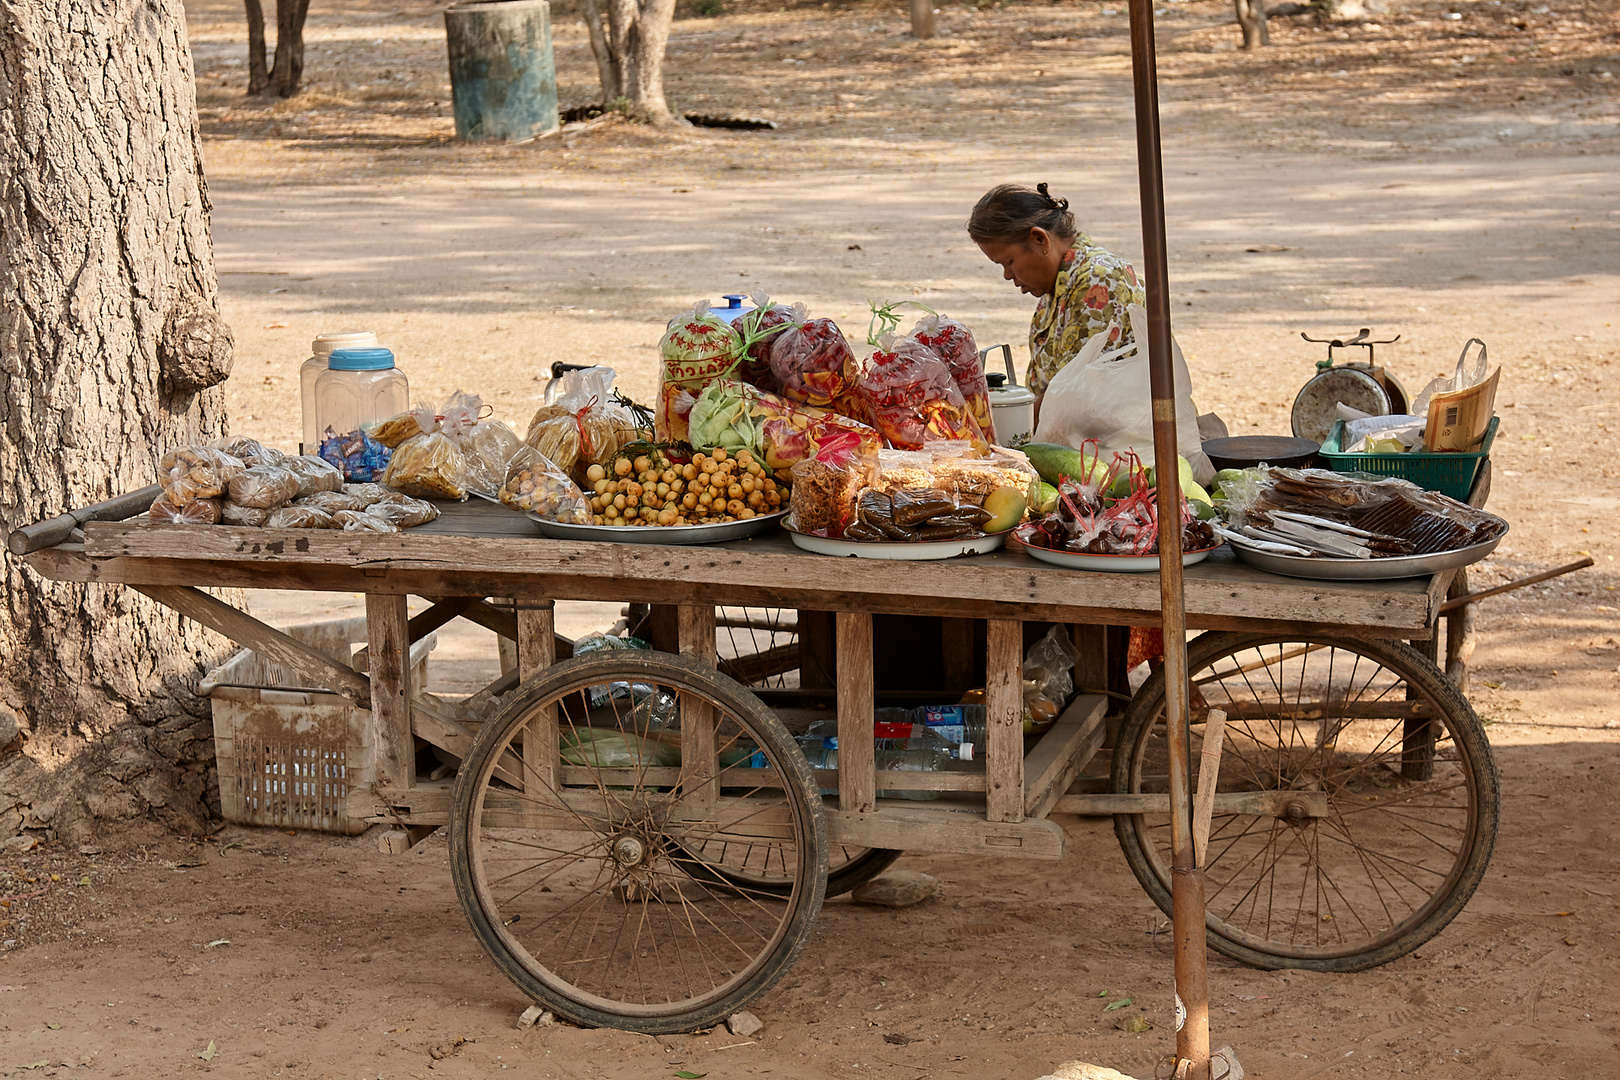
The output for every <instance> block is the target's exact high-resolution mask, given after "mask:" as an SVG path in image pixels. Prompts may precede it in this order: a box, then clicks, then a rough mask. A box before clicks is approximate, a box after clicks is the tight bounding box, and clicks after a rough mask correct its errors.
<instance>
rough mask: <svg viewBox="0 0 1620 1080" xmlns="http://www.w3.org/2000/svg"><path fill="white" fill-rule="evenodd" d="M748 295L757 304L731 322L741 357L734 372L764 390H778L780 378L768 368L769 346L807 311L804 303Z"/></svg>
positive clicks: (738, 376) (780, 383)
mask: <svg viewBox="0 0 1620 1080" xmlns="http://www.w3.org/2000/svg"><path fill="white" fill-rule="evenodd" d="M749 299H750V300H752V301H753V302H754V303H755V305H757V306H756V307H755V308H754V310H752V311H750V312H748V313H747V314H746V315H742V316H739V317H738V318H737V320H736V321H735V322H733V323H732V324H731V325H732V327H733V328H734V329H735V330H736V331H737V334H738V336H739V337H741V338H742V341H743V360H742V363H740V364H738V365H737V370H736V376H737V378H739V379H741V380H742V381H743V382H745V383H748V384H749V385H750V386H757V387H758V388H759V389H761V390H764V391H765V392H766V393H769V394H779V393H781V390H782V382H781V380H780V379H778V378H777V377H776V372H775V371H773V370H772V369H771V348H772V346H774V345H775V344H776V339H777V338H778V337H780V336H781V335H782V334H783V333H785V332H786V330H787V328H788V327H789V326H797V325H799V324H801V323H803V322H804V321H805V320H806V319H808V318H809V317H810V315H809V312H808V311H807V310H805V306H804V305H803V304H794V305H793V306H792V307H789V306H787V305H786V304H772V303H771V298H770V297H769V296H766V295H765V294H764V293H756V294H754V295H753V296H750V297H749Z"/></svg>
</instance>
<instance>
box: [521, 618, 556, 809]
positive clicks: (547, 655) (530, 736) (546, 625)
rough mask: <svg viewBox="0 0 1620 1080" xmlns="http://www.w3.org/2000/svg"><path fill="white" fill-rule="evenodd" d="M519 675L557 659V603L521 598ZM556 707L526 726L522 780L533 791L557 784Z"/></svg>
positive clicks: (524, 676)
mask: <svg viewBox="0 0 1620 1080" xmlns="http://www.w3.org/2000/svg"><path fill="white" fill-rule="evenodd" d="M517 660H518V678H519V679H521V680H522V681H523V682H528V681H529V680H530V679H533V678H535V677H537V676H538V675H540V674H541V673H542V672H543V671H545V670H546V669H547V668H549V667H550V666H551V665H552V664H555V663H556V662H557V605H556V604H555V603H554V602H553V601H550V600H543V601H538V602H537V601H530V600H520V601H518V609H517ZM557 739H558V731H557V707H556V706H555V705H547V706H545V707H544V708H542V709H540V710H539V711H538V712H536V713H535V715H534V716H533V717H532V718H531V719H530V720H529V721H528V723H527V724H526V725H525V727H524V729H523V782H522V784H520V785H519V786H520V787H522V788H523V790H524V791H527V792H530V793H539V792H549V791H554V790H556V787H557V767H558V763H559V758H558V756H557V755H558V750H557Z"/></svg>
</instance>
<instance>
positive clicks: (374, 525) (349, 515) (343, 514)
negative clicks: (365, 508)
mask: <svg viewBox="0 0 1620 1080" xmlns="http://www.w3.org/2000/svg"><path fill="white" fill-rule="evenodd" d="M332 524H333V525H335V526H336V527H337V528H340V529H342V530H343V531H344V532H368V533H397V532H399V526H398V525H395V524H394V523H393V522H391V521H389V520H388V519H386V518H383V517H378V516H377V515H376V514H367V513H364V512H362V511H360V510H339V511H338V512H337V513H335V514H333V515H332Z"/></svg>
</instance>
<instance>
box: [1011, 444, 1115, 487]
mask: <svg viewBox="0 0 1620 1080" xmlns="http://www.w3.org/2000/svg"><path fill="white" fill-rule="evenodd" d="M1018 449H1020V450H1022V451H1023V452H1024V454H1025V456H1027V457H1028V458H1029V463H1030V464H1031V465H1033V466H1035V471H1036V472H1038V473H1040V474H1041V479H1042V480H1044V481H1046V482H1047V483H1048V484H1053V485H1056V484H1057V482H1058V479H1059V478H1060V477H1064V476H1067V477H1068V478H1069V479H1070V480H1073V481H1074V482H1075V483H1077V484H1086V483H1091V482H1092V481H1093V480H1100V479H1101V478H1102V477H1103V476H1105V475H1107V473H1108V466H1106V465H1104V464H1103V463H1102V462H1100V461H1095V462H1092V464H1091V468H1090V469H1089V470H1088V469H1087V468H1086V461H1087V458H1086V457H1085V455H1083V454H1081V453H1080V451H1078V450H1075V449H1072V448H1070V447H1067V446H1059V445H1058V444H1057V443H1025V444H1024V445H1023V446H1020V447H1019V448H1018Z"/></svg>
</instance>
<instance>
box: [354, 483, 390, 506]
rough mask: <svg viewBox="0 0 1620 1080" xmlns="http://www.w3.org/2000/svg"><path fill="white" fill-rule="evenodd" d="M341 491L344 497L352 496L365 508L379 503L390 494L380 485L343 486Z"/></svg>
mask: <svg viewBox="0 0 1620 1080" xmlns="http://www.w3.org/2000/svg"><path fill="white" fill-rule="evenodd" d="M342 491H343V494H345V495H353V496H354V497H355V498H357V499H359V500H360V501H361V502H363V503H365V504H366V505H367V506H370V505H371V504H372V503H374V502H380V501H382V500H383V499H386V498H388V496H389V495H390V494H391V492H389V490H388V489H387V488H386V487H384V486H383V485H382V484H344V485H343V488H342Z"/></svg>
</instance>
